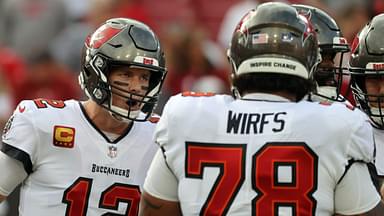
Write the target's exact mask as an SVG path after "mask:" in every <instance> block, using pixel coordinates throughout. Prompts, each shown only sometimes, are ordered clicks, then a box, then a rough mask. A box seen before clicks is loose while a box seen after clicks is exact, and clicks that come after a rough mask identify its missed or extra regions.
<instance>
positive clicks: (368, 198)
mask: <svg viewBox="0 0 384 216" xmlns="http://www.w3.org/2000/svg"><path fill="white" fill-rule="evenodd" d="M335 213H336V214H335V215H337V216H342V215H353V216H376V215H377V216H378V215H384V204H383V202H382V201H381V197H380V194H379V193H378V191H377V190H376V188H375V186H374V184H373V182H372V179H371V176H370V174H369V171H368V167H367V165H366V164H365V163H359V162H356V163H354V164H352V166H351V167H350V169H349V170H348V171H347V173H346V175H345V176H344V178H343V179H342V180H341V182H340V183H339V184H338V185H337V187H336V190H335Z"/></svg>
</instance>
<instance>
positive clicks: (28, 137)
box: [1, 101, 38, 174]
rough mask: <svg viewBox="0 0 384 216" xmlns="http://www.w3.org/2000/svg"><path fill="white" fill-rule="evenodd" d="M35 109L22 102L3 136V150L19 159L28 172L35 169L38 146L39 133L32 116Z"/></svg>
mask: <svg viewBox="0 0 384 216" xmlns="http://www.w3.org/2000/svg"><path fill="white" fill-rule="evenodd" d="M34 109H35V108H34V107H32V106H31V104H29V103H28V102H27V101H22V102H20V104H19V105H18V106H17V108H16V110H15V111H14V113H13V115H12V116H11V117H10V119H9V120H8V122H7V124H6V126H5V129H4V131H3V136H2V148H1V151H2V152H4V153H5V154H7V155H8V156H10V157H12V158H14V159H16V160H19V161H20V162H21V163H22V164H23V166H24V169H25V171H26V172H27V173H28V174H30V173H31V172H32V170H33V168H32V166H33V161H34V160H35V158H36V154H37V147H38V146H37V144H38V135H37V132H36V129H35V127H34V124H33V118H32V117H33V110H34Z"/></svg>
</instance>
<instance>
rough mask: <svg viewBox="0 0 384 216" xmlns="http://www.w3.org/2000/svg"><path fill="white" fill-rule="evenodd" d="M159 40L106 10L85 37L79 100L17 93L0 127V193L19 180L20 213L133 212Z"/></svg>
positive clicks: (145, 154) (160, 67) (159, 79)
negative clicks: (20, 96)
mask: <svg viewBox="0 0 384 216" xmlns="http://www.w3.org/2000/svg"><path fill="white" fill-rule="evenodd" d="M165 74H166V69H165V60H164V55H163V51H162V49H161V47H160V43H159V40H158V38H157V36H156V35H155V34H154V32H153V31H152V30H151V29H150V28H149V27H148V26H147V25H145V24H143V23H141V22H138V21H135V20H131V19H124V18H114V19H110V20H108V21H106V22H105V23H104V24H102V25H101V26H100V27H99V28H98V29H97V30H96V31H95V32H94V33H92V34H91V35H90V36H89V37H88V38H87V39H86V41H85V45H84V48H83V51H82V59H81V72H80V75H79V82H80V85H81V87H82V89H83V90H84V92H85V94H86V95H87V96H88V97H89V100H87V101H75V100H68V101H60V100H52V99H41V98H40V99H35V100H25V101H22V102H21V103H20V104H19V105H18V107H17V108H16V110H15V111H14V114H13V116H12V117H11V118H10V119H9V121H8V123H7V126H6V127H5V129H4V132H3V137H2V142H3V148H2V149H1V152H0V170H1V172H2V174H1V175H0V195H1V196H0V197H1V199H4V198H5V197H6V196H7V195H9V194H10V193H11V192H12V190H13V189H14V188H15V186H16V185H18V184H19V183H21V182H22V183H23V184H22V186H21V196H20V207H19V212H20V215H49V216H52V215H73V216H75V215H76V216H79V215H137V213H138V207H139V200H140V195H141V191H142V184H143V183H144V178H145V175H146V172H147V169H148V167H149V165H150V162H151V160H152V158H153V155H154V154H155V153H156V150H157V149H158V146H157V145H156V144H154V143H153V141H152V137H151V136H150V135H151V134H152V133H153V131H154V127H155V124H154V122H156V119H155V118H154V117H152V110H153V108H154V106H155V105H156V103H157V100H158V97H159V93H160V89H161V85H162V83H163V80H164V78H165Z"/></svg>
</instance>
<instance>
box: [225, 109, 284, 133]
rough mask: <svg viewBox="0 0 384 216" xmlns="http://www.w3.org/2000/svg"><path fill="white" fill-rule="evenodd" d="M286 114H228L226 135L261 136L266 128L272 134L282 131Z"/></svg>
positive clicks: (231, 112)
mask: <svg viewBox="0 0 384 216" xmlns="http://www.w3.org/2000/svg"><path fill="white" fill-rule="evenodd" d="M286 116H287V113H286V112H277V113H235V112H233V111H232V110H230V111H229V112H228V121H227V133H233V134H250V133H253V134H261V133H264V132H265V129H266V128H268V129H269V131H272V132H273V133H277V132H281V131H282V130H284V126H285V119H284V117H286Z"/></svg>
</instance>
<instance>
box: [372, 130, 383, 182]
mask: <svg viewBox="0 0 384 216" xmlns="http://www.w3.org/2000/svg"><path fill="white" fill-rule="evenodd" d="M373 132H374V137H375V144H376V158H375V167H376V170H377V174H378V175H379V176H380V177H384V131H383V130H379V129H376V128H374V129H373Z"/></svg>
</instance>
